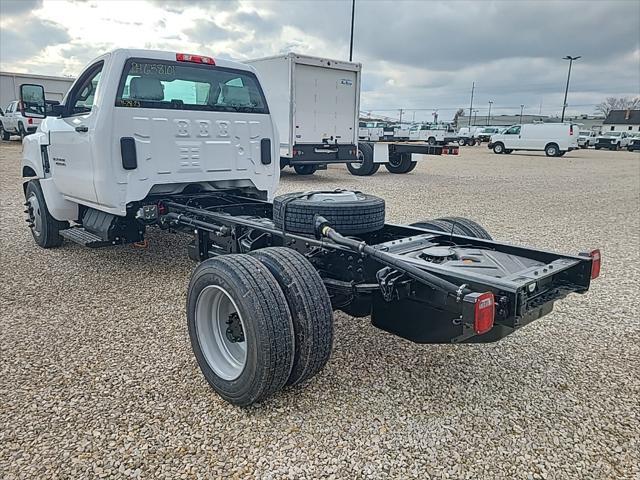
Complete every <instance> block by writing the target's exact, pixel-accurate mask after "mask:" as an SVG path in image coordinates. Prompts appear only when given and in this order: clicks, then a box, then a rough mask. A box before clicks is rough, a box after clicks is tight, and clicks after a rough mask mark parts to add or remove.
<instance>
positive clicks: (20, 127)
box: [18, 122, 27, 141]
mask: <svg viewBox="0 0 640 480" xmlns="http://www.w3.org/2000/svg"><path fill="white" fill-rule="evenodd" d="M18 135H20V141H22V140H24V137H26V136H27V131H26V130H25V129H24V125H23V124H22V122H20V123H18Z"/></svg>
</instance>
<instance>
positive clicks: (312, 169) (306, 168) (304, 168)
mask: <svg viewBox="0 0 640 480" xmlns="http://www.w3.org/2000/svg"><path fill="white" fill-rule="evenodd" d="M293 169H294V170H295V171H296V173H297V174H298V175H313V174H314V173H316V170H317V169H318V168H317V167H316V166H315V165H294V166H293Z"/></svg>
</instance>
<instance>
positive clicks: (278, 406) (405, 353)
mask: <svg viewBox="0 0 640 480" xmlns="http://www.w3.org/2000/svg"><path fill="white" fill-rule="evenodd" d="M19 164H20V145H19V144H18V143H17V142H11V143H8V142H2V143H1V145H0V184H1V185H2V188H1V190H0V192H1V196H0V208H1V210H0V217H1V218H0V242H1V250H0V255H1V257H0V258H1V259H2V262H1V264H2V268H1V270H0V359H1V360H0V361H1V369H0V395H1V398H0V472H2V473H1V474H0V477H2V478H4V479H11V478H27V479H36V478H38V479H40V478H42V479H45V478H46V479H51V478H74V479H76V478H98V477H99V478H121V477H122V478H124V477H139V478H153V479H155V478H167V479H176V478H218V477H230V478H238V479H248V478H260V479H280V478H292V479H303V478H307V479H316V478H349V479H353V478H375V479H378V478H399V479H406V478H420V479H427V478H456V479H459V478H472V479H485V478H486V479H497V478H509V479H511V478H514V479H516V478H522V479H529V478H548V479H569V478H575V479H614V478H615V479H622V478H627V479H632V478H635V479H638V478H639V476H640V467H639V465H640V375H639V374H640V363H639V361H638V360H639V359H640V309H639V307H638V305H639V304H640V293H639V289H638V285H639V283H640V240H639V232H640V219H639V215H638V212H639V208H640V198H639V196H640V155H638V154H637V153H628V152H602V151H599V152H596V151H576V152H572V153H569V154H567V155H566V156H565V157H564V158H561V159H558V158H554V159H548V158H546V157H544V155H538V154H536V155H525V154H518V153H514V154H512V155H510V156H506V155H502V156H498V155H494V154H493V153H490V152H489V151H488V150H487V149H486V148H484V147H467V148H465V149H462V153H461V155H460V156H459V157H440V158H426V157H425V158H424V159H423V160H422V161H421V162H420V164H419V166H418V168H417V169H416V170H415V171H414V172H413V173H411V174H409V175H403V176H395V175H391V174H389V173H387V172H386V170H384V169H381V170H380V171H379V172H378V173H377V174H376V175H375V176H373V177H369V178H366V177H365V178H358V177H352V176H350V175H349V174H348V172H347V171H346V169H344V168H343V167H334V168H331V169H329V170H328V171H325V172H319V173H318V174H316V175H314V176H313V177H306V178H305V177H299V176H295V175H294V174H289V173H285V174H283V180H282V185H281V190H282V192H287V191H295V190H302V189H313V188H327V187H331V188H334V187H340V188H357V189H360V190H366V191H368V192H370V193H373V194H377V195H380V196H383V197H384V198H385V199H386V200H387V205H388V219H389V220H390V221H393V222H398V223H401V222H410V221H415V220H418V219H422V218H433V217H437V216H442V215H445V214H449V215H460V216H466V217H470V218H473V219H475V220H477V221H479V222H480V223H482V224H483V225H484V226H485V227H486V228H487V229H488V230H489V231H490V232H491V233H492V234H493V235H494V237H496V238H498V239H502V240H505V241H511V242H514V243H521V244H529V245H533V246H537V247H540V248H547V249H552V250H558V251H564V252H573V253H575V252H578V251H580V250H581V249H585V248H588V247H594V246H599V247H601V248H602V250H603V258H604V260H603V261H604V263H603V273H602V276H601V278H600V279H599V281H597V282H596V283H595V284H594V286H593V288H592V290H591V291H590V292H589V293H588V294H587V295H585V296H577V295H574V296H572V297H570V298H568V299H567V300H565V301H563V302H560V303H559V304H557V305H556V310H555V311H554V312H553V313H552V314H550V315H548V316H547V317H544V318H543V319H542V320H539V321H537V322H534V323H533V324H532V325H530V326H528V327H526V328H524V329H522V330H520V331H519V332H517V333H516V334H514V335H511V336H510V337H508V338H506V339H504V340H502V341H500V342H498V343H495V344H488V345H481V346H446V345H445V346H430V345H422V346H421V345H415V344H412V343H410V342H407V341H405V340H402V339H399V338H397V337H394V336H392V335H389V334H387V333H384V332H382V331H379V330H377V329H375V328H373V327H372V326H371V325H370V324H369V321H368V320H367V319H353V318H351V317H349V316H347V315H344V314H342V313H336V315H335V319H336V338H335V344H334V353H333V357H332V359H331V361H330V363H329V364H328V366H327V368H326V369H325V370H324V371H323V372H322V373H321V374H319V375H318V376H317V377H316V378H314V379H313V380H312V381H311V382H310V383H308V384H307V385H303V386H302V387H299V388H294V389H288V390H286V391H285V392H283V393H282V394H280V395H278V396H277V397H275V398H274V399H272V400H270V401H268V402H266V403H265V404H262V405H260V406H256V407H252V408H250V409H248V410H242V409H239V408H236V407H232V406H230V405H228V404H226V403H224V402H223V401H222V400H220V399H219V397H218V396H217V395H216V394H215V393H214V392H213V391H212V390H211V389H210V388H209V387H208V385H207V384H206V382H205V380H204V378H203V376H202V375H201V373H200V371H199V369H198V367H197V365H196V362H195V359H194V357H193V355H192V353H191V347H190V345H189V339H188V334H187V328H186V320H185V312H184V305H185V295H186V285H187V282H188V279H189V275H190V272H191V271H192V269H193V268H194V264H193V263H192V262H191V261H190V260H189V259H188V258H187V256H186V251H185V246H186V242H185V241H184V240H183V239H181V238H178V237H174V236H170V235H161V234H152V235H151V236H150V246H149V248H147V249H137V248H133V247H129V246H127V247H118V248H113V249H102V250H93V251H92V250H86V249H82V248H81V247H79V246H76V245H73V244H69V243H65V245H64V246H63V247H62V248H59V249H55V250H48V251H45V250H42V249H39V248H37V247H36V246H35V244H34V242H33V241H32V239H31V235H30V233H29V231H28V230H27V227H26V225H25V224H24V221H23V214H22V209H23V207H22V202H23V201H24V200H23V198H22V187H21V179H20V176H19Z"/></svg>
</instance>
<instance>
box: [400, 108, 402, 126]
mask: <svg viewBox="0 0 640 480" xmlns="http://www.w3.org/2000/svg"><path fill="white" fill-rule="evenodd" d="M400 123H402V109H400Z"/></svg>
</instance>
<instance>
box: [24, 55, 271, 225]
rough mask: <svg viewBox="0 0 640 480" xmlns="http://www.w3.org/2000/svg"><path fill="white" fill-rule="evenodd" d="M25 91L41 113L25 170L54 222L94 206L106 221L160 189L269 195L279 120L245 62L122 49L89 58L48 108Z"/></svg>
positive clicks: (35, 93) (32, 108) (38, 94)
mask: <svg viewBox="0 0 640 480" xmlns="http://www.w3.org/2000/svg"><path fill="white" fill-rule="evenodd" d="M21 96H22V97H23V102H24V103H25V108H26V109H27V111H28V115H29V116H32V117H44V118H43V120H42V123H41V128H40V129H39V130H38V131H37V132H36V133H35V134H34V135H31V136H29V137H27V138H26V139H25V141H24V152H23V161H22V173H23V176H24V177H29V178H34V177H35V178H36V179H37V180H38V184H39V186H40V188H41V190H42V193H43V196H44V201H45V202H46V205H47V207H48V211H49V213H50V214H51V216H52V217H53V218H54V219H55V220H57V221H62V222H68V221H74V222H81V223H83V218H84V217H85V216H86V215H87V212H100V216H101V218H102V221H104V222H105V223H108V224H112V223H113V222H114V221H115V219H116V217H125V218H132V217H134V216H135V214H136V213H135V206H136V204H137V202H140V201H142V200H143V199H145V198H146V197H149V196H153V195H157V194H163V195H172V194H179V193H183V192H187V191H188V192H197V191H214V190H224V189H239V190H242V191H244V192H246V193H248V194H251V195H254V196H256V197H258V198H263V199H265V200H266V199H270V198H272V197H273V195H274V193H275V189H276V186H277V184H278V180H279V168H277V161H275V162H274V161H273V159H277V158H278V153H277V152H276V147H277V145H275V144H274V142H273V141H272V139H273V138H274V136H275V131H276V130H275V125H274V123H273V121H272V118H271V115H270V114H269V107H268V105H267V101H266V98H265V96H264V93H263V91H262V88H261V86H260V82H259V80H258V77H257V75H256V72H255V70H254V69H253V68H252V67H249V66H247V65H242V64H239V63H235V62H231V61H228V60H214V59H213V58H210V57H205V56H200V55H190V54H183V53H175V52H161V51H151V50H128V49H119V50H114V51H112V52H109V53H106V54H104V55H101V56H100V57H98V58H96V59H95V60H93V61H92V62H91V63H90V64H89V65H88V66H87V67H86V68H85V69H84V71H83V72H82V73H81V74H80V75H79V76H78V78H77V80H76V81H75V82H74V84H73V85H72V87H71V89H70V90H69V92H68V93H67V95H66V97H65V98H64V99H63V101H62V103H61V104H60V105H55V106H52V107H51V108H49V109H48V110H49V113H46V111H47V108H46V99H45V98H44V90H43V89H42V87H41V86H37V85H23V86H22V87H21ZM42 112H44V113H42ZM102 233H104V232H102Z"/></svg>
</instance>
